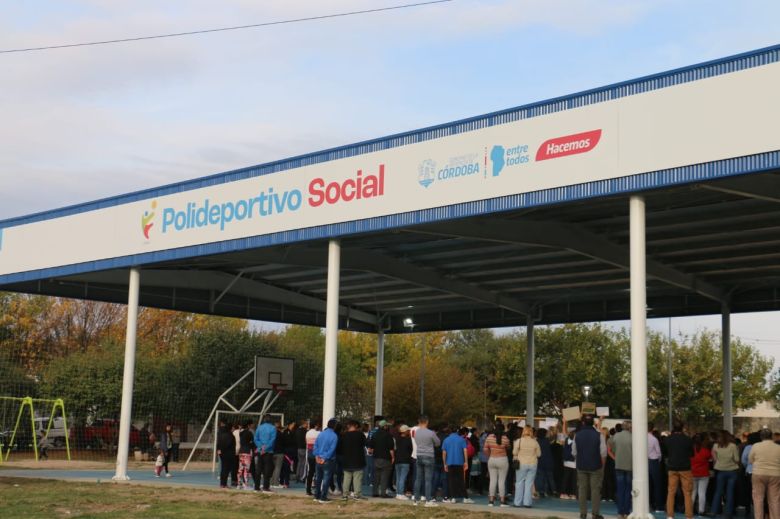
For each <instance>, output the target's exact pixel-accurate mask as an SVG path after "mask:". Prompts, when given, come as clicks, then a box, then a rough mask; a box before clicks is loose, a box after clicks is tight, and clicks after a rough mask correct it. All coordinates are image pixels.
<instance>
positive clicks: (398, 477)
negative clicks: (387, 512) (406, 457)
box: [395, 463, 410, 496]
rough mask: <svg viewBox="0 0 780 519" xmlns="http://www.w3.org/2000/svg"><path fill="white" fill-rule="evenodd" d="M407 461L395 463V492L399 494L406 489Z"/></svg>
mask: <svg viewBox="0 0 780 519" xmlns="http://www.w3.org/2000/svg"><path fill="white" fill-rule="evenodd" d="M409 467H410V465H409V464H408V463H396V464H395V493H396V494H397V495H399V496H402V495H404V490H405V489H406V477H407V476H408V475H409Z"/></svg>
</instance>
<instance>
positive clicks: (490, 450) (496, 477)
mask: <svg viewBox="0 0 780 519" xmlns="http://www.w3.org/2000/svg"><path fill="white" fill-rule="evenodd" d="M508 450H509V438H508V437H507V435H506V434H504V425H503V424H500V423H499V424H496V427H495V429H494V430H493V432H492V433H491V434H489V435H488V437H487V439H486V440H485V448H484V453H485V455H486V456H487V458H488V462H487V468H488V472H489V473H490V486H489V487H488V506H493V502H494V500H495V497H496V493H498V495H499V497H500V498H501V506H502V507H506V506H509V505H507V504H506V484H505V482H506V475H507V472H509V460H508V459H507V455H506V454H507V451H508Z"/></svg>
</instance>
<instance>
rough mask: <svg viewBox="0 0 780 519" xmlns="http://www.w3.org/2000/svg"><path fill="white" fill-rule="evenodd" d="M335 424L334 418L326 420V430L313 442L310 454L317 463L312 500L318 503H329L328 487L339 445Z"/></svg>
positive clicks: (334, 468)
mask: <svg viewBox="0 0 780 519" xmlns="http://www.w3.org/2000/svg"><path fill="white" fill-rule="evenodd" d="M337 423H338V422H337V421H336V419H335V418H331V419H330V420H328V428H327V429H325V430H324V431H322V432H321V433H320V434H319V436H317V440H316V441H315V442H314V450H313V451H312V453H313V454H314V459H315V461H316V462H317V474H316V478H317V479H316V482H315V488H314V500H315V501H317V502H318V503H329V502H330V499H328V487H329V486H330V479H331V477H332V476H333V473H334V472H335V470H336V447H337V445H338V443H339V437H338V435H337V434H336V431H335V428H336V424H337Z"/></svg>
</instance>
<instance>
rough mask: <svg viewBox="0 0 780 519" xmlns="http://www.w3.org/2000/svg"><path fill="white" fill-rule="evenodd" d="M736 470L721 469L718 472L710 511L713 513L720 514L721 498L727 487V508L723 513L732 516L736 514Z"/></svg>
mask: <svg viewBox="0 0 780 519" xmlns="http://www.w3.org/2000/svg"><path fill="white" fill-rule="evenodd" d="M737 473H738V471H736V470H721V471H719V472H718V477H717V479H716V480H715V495H714V496H712V506H711V507H710V512H712V515H718V514H719V513H720V499H721V497H723V489H724V487H725V489H726V508H725V509H724V510H723V515H725V516H726V517H731V516H732V515H734V487H735V486H736V484H737Z"/></svg>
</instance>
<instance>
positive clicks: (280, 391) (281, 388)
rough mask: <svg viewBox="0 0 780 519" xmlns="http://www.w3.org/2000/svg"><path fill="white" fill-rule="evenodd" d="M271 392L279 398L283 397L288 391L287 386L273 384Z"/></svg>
mask: <svg viewBox="0 0 780 519" xmlns="http://www.w3.org/2000/svg"><path fill="white" fill-rule="evenodd" d="M271 390H272V391H273V392H274V393H276V394H277V395H278V396H282V394H284V392H285V391H287V384H271Z"/></svg>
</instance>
